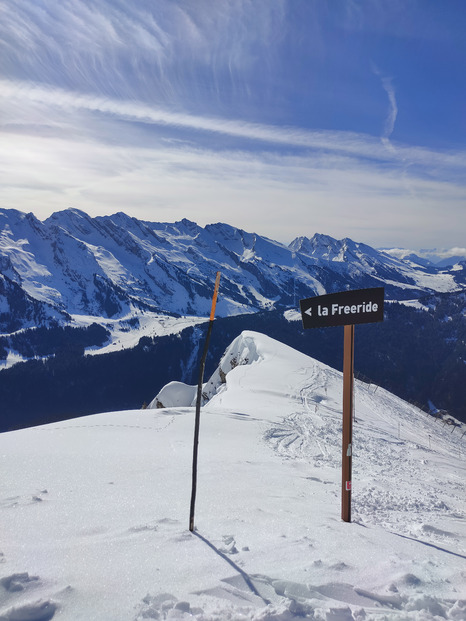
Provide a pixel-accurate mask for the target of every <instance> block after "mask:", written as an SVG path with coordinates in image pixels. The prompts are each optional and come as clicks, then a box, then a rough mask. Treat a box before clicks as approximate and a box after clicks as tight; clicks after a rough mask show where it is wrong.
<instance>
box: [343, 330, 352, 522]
mask: <svg viewBox="0 0 466 621" xmlns="http://www.w3.org/2000/svg"><path fill="white" fill-rule="evenodd" d="M353 384H354V325H350V326H345V333H344V340H343V440H342V457H341V463H342V469H341V484H342V490H341V519H342V520H343V521H344V522H351V486H352V481H351V476H352V453H353Z"/></svg>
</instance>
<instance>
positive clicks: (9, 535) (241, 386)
mask: <svg viewBox="0 0 466 621" xmlns="http://www.w3.org/2000/svg"><path fill="white" fill-rule="evenodd" d="M220 368H221V369H222V372H221V373H220V372H219V370H217V372H216V373H215V374H214V376H213V377H212V378H211V380H209V381H208V382H207V384H206V386H205V392H206V394H207V396H209V397H210V400H209V401H208V402H207V403H206V405H205V406H204V407H203V408H202V412H201V431H200V447H199V449H200V450H199V472H198V494H197V502H196V520H195V521H196V529H197V530H196V532H195V533H194V534H192V533H190V532H189V530H188V518H189V500H190V492H191V461H192V442H193V429H194V408H193V407H192V406H189V407H184V406H178V407H172V408H166V409H150V410H145V411H129V412H114V413H107V414H99V415H95V416H89V417H86V418H81V419H75V420H70V421H66V422H61V423H54V424H50V425H45V426H42V427H37V428H33V429H26V430H21V431H16V432H9V433H5V434H2V435H0V458H1V472H2V477H1V481H0V522H1V525H2V526H1V543H0V553H1V554H0V619H1V620H3V621H5V620H8V621H13V620H14V621H47V620H48V619H54V620H58V619H60V620H62V621H78V620H86V621H90V620H96V621H128V620H130V621H142V620H143V619H180V620H181V619H183V620H187V619H196V620H197V621H207V620H224V619H226V620H238V621H239V620H250V621H252V620H254V621H287V620H290V619H298V618H307V619H315V620H317V621H362V620H366V621H367V620H372V619H373V620H376V621H382V620H389V621H392V620H396V621H401V620H403V621H404V620H407V621H433V620H439V619H453V620H455V621H461V620H463V621H464V619H466V528H465V515H466V507H465V493H464V492H465V480H466V476H465V475H466V472H465V470H466V468H465V452H466V451H465V442H464V438H461V434H462V433H463V431H464V429H460V430H458V429H454V430H453V431H452V429H451V428H450V427H444V426H443V425H442V424H441V423H439V422H435V420H434V419H433V418H431V417H428V416H426V415H425V414H423V413H420V412H419V411H417V410H416V409H415V408H414V407H412V406H410V405H409V404H406V403H405V402H403V401H401V400H400V399H398V398H396V397H394V396H393V395H391V394H389V393H388V392H386V391H384V390H382V389H381V388H378V389H376V387H375V386H368V385H366V384H362V383H359V382H356V387H355V400H356V404H355V408H356V422H355V424H354V451H353V521H352V523H350V524H348V523H344V522H342V521H341V519H340V485H341V482H340V479H341V464H340V453H341V394H342V377H341V374H340V373H338V372H337V371H334V370H333V369H330V368H329V367H327V366H325V365H323V364H321V363H319V362H316V361H315V360H313V359H311V358H309V357H307V356H305V355H303V354H300V353H298V352H296V351H294V350H292V349H291V348H289V347H287V346H284V345H282V344H280V343H278V342H277V341H274V340H272V339H270V338H268V337H265V336H263V335H261V334H257V333H253V332H244V333H243V334H242V335H240V336H239V337H238V338H237V339H236V340H235V341H234V342H233V343H232V345H231V346H230V348H229V349H228V350H227V352H226V354H225V356H224V358H223V359H222V362H221V367H220ZM225 379H226V381H225ZM178 389H179V385H176V384H175V385H172V386H168V387H167V388H166V389H165V397H166V396H167V395H168V394H169V393H170V391H171V392H172V394H173V393H176V392H177V391H178ZM163 392H164V391H162V393H163ZM162 393H161V394H160V397H161V396H162ZM189 393H190V391H189V390H185V391H184V394H185V395H188V394H189ZM178 396H179V395H178Z"/></svg>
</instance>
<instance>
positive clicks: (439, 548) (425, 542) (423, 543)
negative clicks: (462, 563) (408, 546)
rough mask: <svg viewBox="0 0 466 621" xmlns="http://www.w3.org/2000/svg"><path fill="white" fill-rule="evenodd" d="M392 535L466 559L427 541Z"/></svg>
mask: <svg viewBox="0 0 466 621" xmlns="http://www.w3.org/2000/svg"><path fill="white" fill-rule="evenodd" d="M392 535H396V536H397V537H402V538H403V539H409V540H410V541H415V542H416V543H421V544H422V545H424V546H429V548H434V549H435V550H438V551H439V552H446V553H447V554H451V555H452V556H458V557H459V558H464V559H466V556H464V555H463V554H458V552H452V551H451V550H447V549H446V548H441V547H440V546H436V545H435V544H433V543H428V542H427V541H422V539H415V538H414V537H408V536H407V535H400V533H394V532H393V531H392Z"/></svg>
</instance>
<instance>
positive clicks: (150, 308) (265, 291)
mask: <svg viewBox="0 0 466 621" xmlns="http://www.w3.org/2000/svg"><path fill="white" fill-rule="evenodd" d="M0 217H1V220H2V229H1V230H0V259H1V261H2V265H4V268H3V269H2V274H3V279H4V285H3V288H4V294H5V301H4V304H3V306H5V308H9V309H16V310H17V312H16V323H20V324H21V325H20V326H19V327H23V326H24V327H26V326H27V327H29V326H30V325H36V324H37V323H40V324H41V325H49V324H50V322H51V321H52V320H56V321H58V322H59V323H63V322H66V321H71V322H73V321H74V320H73V317H74V316H75V315H78V316H79V315H84V316H92V317H94V318H95V320H96V321H98V322H99V323H102V325H103V323H105V322H106V321H107V320H108V319H116V318H123V317H125V316H127V315H128V314H133V313H135V314H140V315H143V314H144V313H145V312H148V313H157V312H158V313H163V312H166V313H167V314H175V315H198V316H201V317H202V316H206V315H207V314H208V310H209V302H210V295H209V292H210V291H211V290H212V284H213V282H214V280H215V274H216V272H217V271H221V272H222V281H223V285H222V296H221V299H220V300H219V307H218V316H230V315H237V314H243V313H248V312H256V311H258V310H267V309H271V308H282V307H283V308H286V307H289V306H296V304H294V300H296V299H299V298H305V297H308V296H309V295H310V294H314V295H322V294H324V293H330V292H333V291H341V290H344V289H347V288H348V287H349V288H351V289H357V288H365V287H369V286H380V285H385V287H386V296H387V298H388V299H395V300H396V299H401V300H404V299H406V298H410V299H413V298H417V297H419V296H420V295H422V294H425V293H431V292H452V291H461V290H463V289H464V288H465V286H466V275H465V272H466V269H465V267H464V265H466V264H462V263H460V264H458V265H457V266H456V267H455V269H453V268H449V269H447V268H445V269H439V268H436V267H433V266H422V265H419V264H416V263H413V262H411V261H405V260H403V259H400V258H397V257H395V256H391V255H390V254H387V253H386V252H382V251H378V250H375V249H374V248H371V247H370V246H367V245H365V244H362V243H357V242H354V241H352V240H351V239H348V238H345V239H342V240H336V239H333V238H331V237H330V236H328V235H320V234H316V235H314V236H313V237H312V238H311V239H308V238H305V237H300V238H297V239H296V240H294V241H293V242H292V243H291V244H290V245H289V246H286V245H284V244H281V243H279V242H276V241H273V240H270V239H267V238H265V237H261V236H260V235H257V234H251V233H247V232H245V231H242V230H240V229H237V228H234V227H232V226H229V225H226V224H221V223H217V224H212V225H207V226H206V227H204V228H203V227H200V226H198V225H197V224H195V223H194V222H190V221H188V220H186V219H184V220H181V221H180V222H175V223H171V224H169V223H156V222H155V223H151V222H145V221H144V222H143V221H139V220H137V219H135V218H130V217H129V216H127V215H125V214H123V213H119V214H115V215H113V216H104V217H96V218H91V217H90V216H88V215H87V214H85V213H84V212H81V211H79V210H76V209H68V210H64V211H61V212H57V213H54V214H53V215H52V216H50V218H48V219H47V220H45V221H44V222H41V221H39V220H37V219H36V218H35V217H34V216H33V214H24V213H21V212H18V211H15V210H8V209H2V210H0ZM19 295H21V296H23V298H24V299H23V304H22V305H21V306H18V296H19ZM20 309H22V310H21V313H19V310H20ZM70 318H71V319H70ZM31 321H32V323H31ZM17 327H18V326H17ZM11 331H12V330H11V329H8V327H7V326H4V327H3V329H2V332H4V333H6V332H11Z"/></svg>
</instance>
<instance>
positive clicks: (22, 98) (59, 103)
mask: <svg viewBox="0 0 466 621" xmlns="http://www.w3.org/2000/svg"><path fill="white" fill-rule="evenodd" d="M0 98H5V100H7V101H10V102H13V106H14V108H15V107H16V104H15V103H14V102H15V101H16V102H17V104H19V103H22V104H23V105H24V103H25V102H26V101H27V102H30V103H32V104H41V105H45V106H46V107H47V108H48V110H49V112H48V114H47V116H49V118H51V119H54V118H56V115H55V114H54V113H53V110H54V109H55V110H62V111H64V112H69V111H87V112H91V113H99V114H102V115H105V116H107V117H108V118H109V119H111V120H112V119H113V120H117V121H118V120H119V121H128V122H134V121H137V122H139V123H143V124H148V125H152V124H153V125H161V126H168V127H173V128H182V129H189V130H192V131H194V132H198V133H208V134H219V135H223V136H229V137H232V138H239V139H242V141H243V146H244V147H245V148H246V147H247V143H249V144H251V143H253V142H255V143H259V145H260V146H261V147H262V148H266V147H267V145H269V146H272V147H273V146H274V145H275V146H280V147H282V146H287V147H296V148H301V149H306V150H311V151H324V152H329V153H335V154H340V155H348V156H353V157H358V158H365V159H368V160H374V161H380V162H385V161H391V162H394V161H397V159H398V158H399V157H400V155H401V157H402V158H403V160H404V161H405V162H406V161H409V162H410V163H411V164H412V165H419V166H422V167H423V168H424V169H425V170H426V171H427V169H428V167H429V166H432V167H438V166H439V165H440V166H442V167H444V168H449V169H450V170H451V171H452V174H455V171H456V173H457V174H463V173H464V172H465V171H466V153H465V152H449V153H446V152H435V151H433V150H429V149H423V148H419V147H411V146H407V145H402V144H398V145H397V149H396V151H395V152H392V153H391V154H387V152H386V151H385V150H384V149H382V148H381V147H380V144H379V143H378V141H377V140H376V139H374V138H372V137H371V136H368V135H364V134H356V133H354V132H344V131H339V132H337V131H309V130H303V129H301V128H293V127H277V126H271V125H263V124H259V123H248V122H245V121H241V120H237V119H225V118H216V117H204V116H197V115H192V114H187V113H177V112H172V111H170V110H167V109H163V108H161V107H153V106H148V105H146V104H143V103H139V102H134V101H121V100H119V99H117V100H112V99H110V98H104V97H98V96H94V95H85V94H80V93H74V92H70V91H66V90H64V89H57V88H52V89H50V88H44V87H42V86H40V85H34V84H31V83H28V82H20V83H18V82H11V81H7V80H0ZM393 117H394V118H393ZM395 118H396V112H395V111H393V112H392V113H391V115H390V119H393V122H392V121H390V126H389V129H390V127H391V126H392V124H393V123H394V119H395ZM10 122H11V121H10ZM387 122H388V121H387ZM388 136H389V132H388V131H386V136H384V137H386V139H387V140H388ZM198 138H199V136H198Z"/></svg>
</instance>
